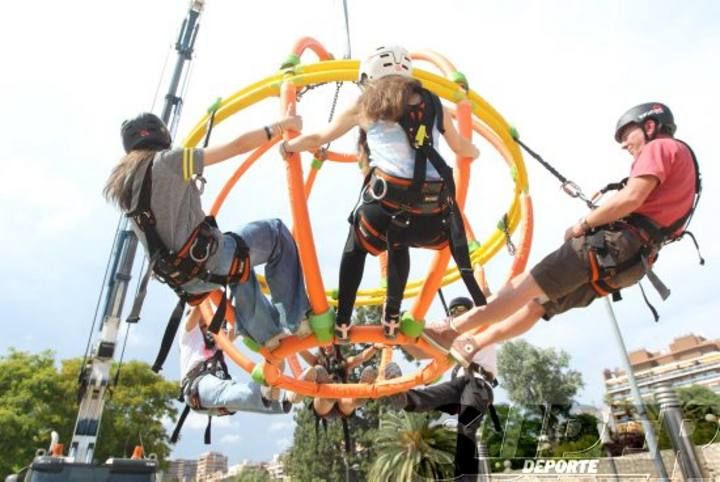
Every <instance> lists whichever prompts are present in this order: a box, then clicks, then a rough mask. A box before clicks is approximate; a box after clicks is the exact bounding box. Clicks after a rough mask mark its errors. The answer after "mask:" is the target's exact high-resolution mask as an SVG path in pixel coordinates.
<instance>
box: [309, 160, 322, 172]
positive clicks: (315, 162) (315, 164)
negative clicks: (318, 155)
mask: <svg viewBox="0 0 720 482" xmlns="http://www.w3.org/2000/svg"><path fill="white" fill-rule="evenodd" d="M322 166H323V161H321V160H320V159H313V160H312V162H311V163H310V167H312V168H313V169H316V170H318V171H319V170H320V168H321V167H322Z"/></svg>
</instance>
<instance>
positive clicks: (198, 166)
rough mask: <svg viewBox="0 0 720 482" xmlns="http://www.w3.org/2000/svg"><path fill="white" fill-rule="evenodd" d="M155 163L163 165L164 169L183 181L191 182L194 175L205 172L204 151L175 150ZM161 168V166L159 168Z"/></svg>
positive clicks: (160, 157)
mask: <svg viewBox="0 0 720 482" xmlns="http://www.w3.org/2000/svg"><path fill="white" fill-rule="evenodd" d="M158 157H159V159H157V160H156V161H155V162H156V163H159V164H161V165H162V169H163V170H165V171H168V172H171V173H173V174H176V175H178V176H180V177H182V179H183V181H185V182H190V180H191V179H192V177H193V175H195V174H197V175H201V174H202V172H203V167H204V161H203V150H202V149H189V148H188V149H185V148H182V147H180V148H175V149H170V150H167V151H164V152H163V153H162V154H161V155H160V156H158ZM158 167H159V166H158Z"/></svg>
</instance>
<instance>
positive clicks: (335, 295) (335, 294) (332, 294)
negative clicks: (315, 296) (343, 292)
mask: <svg viewBox="0 0 720 482" xmlns="http://www.w3.org/2000/svg"><path fill="white" fill-rule="evenodd" d="M338 296H340V292H339V291H338V289H337V288H335V289H334V290H332V291H330V298H332V299H333V300H337V299H338Z"/></svg>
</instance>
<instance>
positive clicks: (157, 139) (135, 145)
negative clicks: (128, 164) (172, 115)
mask: <svg viewBox="0 0 720 482" xmlns="http://www.w3.org/2000/svg"><path fill="white" fill-rule="evenodd" d="M120 134H121V135H122V141H123V147H124V148H125V152H130V151H132V150H134V149H149V150H153V151H162V150H163V149H168V148H169V147H170V146H171V145H172V139H171V138H170V131H169V130H168V128H167V126H166V125H165V123H164V122H163V121H162V120H161V119H160V118H159V117H158V116H156V115H155V114H151V113H149V112H144V113H142V114H140V115H139V116H137V117H135V118H134V119H129V120H126V121H125V122H123V123H122V127H121V128H120Z"/></svg>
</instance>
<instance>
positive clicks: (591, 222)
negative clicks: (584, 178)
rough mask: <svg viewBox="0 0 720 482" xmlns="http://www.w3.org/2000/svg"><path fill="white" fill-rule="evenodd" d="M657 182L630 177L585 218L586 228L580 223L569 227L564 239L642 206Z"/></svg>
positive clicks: (625, 214) (650, 179) (646, 178)
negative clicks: (618, 189) (622, 186)
mask: <svg viewBox="0 0 720 482" xmlns="http://www.w3.org/2000/svg"><path fill="white" fill-rule="evenodd" d="M659 182H660V181H659V180H658V178H656V177H655V176H640V177H631V178H630V179H629V180H628V183H627V185H626V186H625V187H624V188H623V189H621V190H620V191H618V192H617V193H615V195H614V196H612V197H611V198H610V199H608V200H607V201H606V202H604V203H603V204H602V205H601V206H600V207H599V208H597V209H596V210H594V211H592V212H591V213H590V214H588V215H587V216H586V217H585V222H586V223H587V226H582V225H581V224H580V223H578V224H575V225H573V226H571V227H570V228H569V229H568V230H567V231H566V233H565V239H569V238H571V237H573V238H576V237H578V236H582V235H583V234H584V233H585V230H586V228H588V226H589V227H591V228H594V227H596V226H602V225H603V224H608V223H612V222H613V221H617V220H618V219H620V218H623V217H625V216H627V215H628V214H630V213H632V212H633V211H635V210H636V209H637V208H639V207H640V206H642V204H643V203H644V202H645V200H646V199H647V197H648V196H649V195H650V193H651V192H652V191H653V189H655V188H656V187H657V185H658V183H659Z"/></svg>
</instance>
